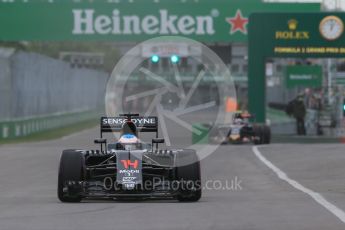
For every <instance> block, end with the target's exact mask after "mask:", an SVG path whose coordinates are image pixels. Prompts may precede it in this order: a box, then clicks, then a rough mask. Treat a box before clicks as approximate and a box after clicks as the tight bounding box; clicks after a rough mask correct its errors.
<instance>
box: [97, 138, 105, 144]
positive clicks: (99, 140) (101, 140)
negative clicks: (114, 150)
mask: <svg viewBox="0 0 345 230" xmlns="http://www.w3.org/2000/svg"><path fill="white" fill-rule="evenodd" d="M94 143H95V144H106V143H107V139H101V138H100V139H95V140H94Z"/></svg>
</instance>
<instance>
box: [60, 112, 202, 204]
mask: <svg viewBox="0 0 345 230" xmlns="http://www.w3.org/2000/svg"><path fill="white" fill-rule="evenodd" d="M106 132H119V133H120V137H119V138H118V139H117V140H116V141H114V142H108V140H109V139H110V138H108V139H105V138H104V135H103V133H106ZM144 132H145V133H149V132H153V133H155V134H156V135H155V137H154V138H153V139H152V142H151V143H144V142H142V141H141V140H140V138H139V133H144ZM100 133H101V137H100V139H96V140H95V143H96V144H100V146H101V147H100V149H98V150H83V149H72V150H64V151H63V153H62V156H61V159H60V168H59V176H58V191H57V193H58V198H59V199H60V201H62V202H80V201H81V200H82V199H90V198H91V199H95V198H115V199H143V198H172V199H177V200H178V201H188V202H191V201H198V200H199V199H200V197H201V189H202V188H201V179H200V177H201V176H200V161H199V158H198V155H197V154H196V152H195V150H191V149H169V150H163V149H158V144H160V143H164V139H162V138H158V118H157V117H140V116H139V114H121V115H120V116H119V117H102V118H101V132H100ZM111 137H112V138H114V137H113V136H111Z"/></svg>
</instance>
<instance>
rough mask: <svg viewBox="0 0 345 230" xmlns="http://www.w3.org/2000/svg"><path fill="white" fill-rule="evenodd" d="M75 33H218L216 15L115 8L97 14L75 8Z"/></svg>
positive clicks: (90, 10) (91, 10) (89, 10)
mask: <svg viewBox="0 0 345 230" xmlns="http://www.w3.org/2000/svg"><path fill="white" fill-rule="evenodd" d="M72 12H73V18H74V26H73V30H72V33H73V34H76V35H82V34H101V35H107V34H114V35H121V34H124V35H132V34H135V35H140V34H148V35H154V34H157V35H159V34H161V35H167V34H173V35H176V34H182V35H191V34H196V35H205V34H208V35H212V34H214V33H215V31H214V24H213V17H211V16H194V17H193V16H191V15H181V16H178V15H174V14H169V12H168V10H166V9H161V10H159V12H158V13H159V14H158V16H155V15H147V16H144V17H142V18H141V17H139V16H137V15H121V12H120V10H119V9H114V10H113V11H112V15H97V14H96V12H95V10H93V9H74V10H72Z"/></svg>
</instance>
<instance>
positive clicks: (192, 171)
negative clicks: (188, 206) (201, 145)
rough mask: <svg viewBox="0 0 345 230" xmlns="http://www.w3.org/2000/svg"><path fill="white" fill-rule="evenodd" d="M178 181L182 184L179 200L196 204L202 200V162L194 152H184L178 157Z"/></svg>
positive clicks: (178, 154)
mask: <svg viewBox="0 0 345 230" xmlns="http://www.w3.org/2000/svg"><path fill="white" fill-rule="evenodd" d="M176 165H177V166H176V179H177V181H179V182H183V183H184V184H182V183H181V185H180V188H179V190H180V191H179V194H178V195H177V200H178V201H180V202H196V201H198V200H199V199H200V198H201V173H200V161H199V158H198V155H197V154H196V152H195V151H194V150H184V151H183V152H179V153H177V156H176Z"/></svg>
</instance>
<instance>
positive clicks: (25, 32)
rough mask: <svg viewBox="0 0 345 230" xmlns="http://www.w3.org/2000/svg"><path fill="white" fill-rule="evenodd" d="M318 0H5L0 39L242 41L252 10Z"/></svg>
mask: <svg viewBox="0 0 345 230" xmlns="http://www.w3.org/2000/svg"><path fill="white" fill-rule="evenodd" d="M319 9H320V5H319V4H307V3H306V4H289V5H288V7H287V4H284V3H262V2H261V1H259V0H246V1H239V0H238V1H220V0H213V1H186V2H181V1H176V0H169V1H166V0H161V1H159V2H156V1H153V0H150V1H149V0H136V1H109V0H108V1H106V0H97V1H86V0H80V1H75V2H73V1H66V0H61V1H48V0H46V1H43V0H37V1H3V2H1V3H0V28H1V33H0V40H2V41H18V40H108V41H142V40H145V39H148V38H152V37H157V36H163V35H177V36H186V37H190V38H193V39H197V40H199V41H211V42H216V41H218V42H222V41H223V42H228V41H246V39H247V27H248V16H249V14H250V13H252V12H260V11H279V12H292V11H294V12H301V11H304V12H305V11H307V12H317V11H319Z"/></svg>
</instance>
